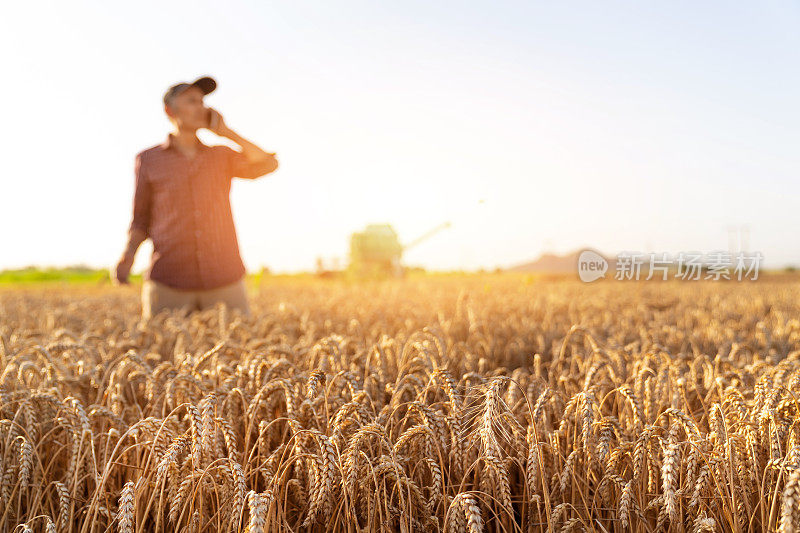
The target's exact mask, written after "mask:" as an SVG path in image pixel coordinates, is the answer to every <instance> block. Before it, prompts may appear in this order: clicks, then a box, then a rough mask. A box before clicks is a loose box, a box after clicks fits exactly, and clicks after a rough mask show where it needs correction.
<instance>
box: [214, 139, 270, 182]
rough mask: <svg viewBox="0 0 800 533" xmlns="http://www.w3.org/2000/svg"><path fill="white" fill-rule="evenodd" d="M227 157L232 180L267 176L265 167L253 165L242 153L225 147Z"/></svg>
mask: <svg viewBox="0 0 800 533" xmlns="http://www.w3.org/2000/svg"><path fill="white" fill-rule="evenodd" d="M224 148H225V157H226V161H227V162H228V175H229V176H230V177H231V178H244V179H255V178H258V177H260V176H263V175H264V174H265V172H264V170H263V169H262V168H261V167H262V166H263V165H259V164H257V163H251V162H250V161H248V160H247V157H246V156H245V155H244V154H243V153H242V152H238V151H236V150H234V149H233V148H230V147H229V146H225V147H224Z"/></svg>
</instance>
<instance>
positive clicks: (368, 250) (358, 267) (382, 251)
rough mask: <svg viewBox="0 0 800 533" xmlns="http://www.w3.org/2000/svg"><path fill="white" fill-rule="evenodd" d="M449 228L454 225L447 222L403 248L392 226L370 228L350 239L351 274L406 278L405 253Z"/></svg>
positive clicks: (366, 276) (370, 226)
mask: <svg viewBox="0 0 800 533" xmlns="http://www.w3.org/2000/svg"><path fill="white" fill-rule="evenodd" d="M449 227H450V222H444V223H442V224H439V225H438V226H436V227H435V228H433V229H431V230H430V231H428V232H427V233H425V234H423V235H422V236H420V237H418V238H416V239H414V240H413V241H411V242H410V243H408V244H401V243H400V240H399V238H398V237H397V232H396V231H395V230H394V228H393V227H392V226H391V225H390V224H369V225H368V226H367V227H366V229H364V231H361V232H357V233H353V234H352V235H351V236H350V262H349V265H348V267H347V270H348V272H349V273H350V274H352V275H354V276H356V277H359V278H385V277H402V276H404V275H405V274H406V267H404V266H403V264H402V259H403V253H405V252H407V251H408V250H409V249H410V248H412V247H414V246H416V245H418V244H419V243H421V242H423V241H425V240H427V239H429V238H431V237H433V236H434V235H436V234H437V233H439V232H440V231H441V230H443V229H445V228H449Z"/></svg>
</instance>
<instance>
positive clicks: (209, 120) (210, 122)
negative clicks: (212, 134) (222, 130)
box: [206, 107, 219, 130]
mask: <svg viewBox="0 0 800 533" xmlns="http://www.w3.org/2000/svg"><path fill="white" fill-rule="evenodd" d="M218 117H219V115H217V114H216V113H212V112H211V108H210V107H208V108H206V128H208V129H210V130H213V129H214V128H216V127H217V121H218V120H219V119H218Z"/></svg>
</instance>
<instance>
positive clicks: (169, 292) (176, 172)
mask: <svg viewBox="0 0 800 533" xmlns="http://www.w3.org/2000/svg"><path fill="white" fill-rule="evenodd" d="M216 87H217V83H216V81H214V79H212V78H209V77H201V78H198V79H197V80H195V81H194V82H192V83H186V82H182V83H178V84H176V85H173V86H172V87H170V88H169V90H167V92H166V93H165V94H164V111H165V112H166V114H167V116H168V117H169V119H170V121H171V122H172V124H173V126H174V128H173V131H172V133H170V134H169V136H168V137H167V139H166V141H164V142H163V143H162V144H158V145H155V146H153V147H151V148H148V149H146V150H144V151H142V152H140V153H139V154H138V155H137V156H136V164H135V171H136V172H135V173H136V189H135V193H134V198H133V219H132V221H131V225H130V228H129V231H128V245H127V247H126V248H125V252H124V253H123V254H122V258H121V259H120V260H119V262H118V264H117V266H116V270H115V274H114V278H113V280H114V282H115V283H117V284H127V283H128V275H129V274H130V270H131V266H132V265H133V259H134V255H135V254H136V250H137V249H138V248H139V245H140V244H141V243H142V242H143V241H144V240H145V239H147V238H150V239H151V240H152V241H153V255H152V258H151V261H150V267H149V268H148V270H147V272H145V275H144V283H143V286H142V317H143V318H150V317H152V316H153V315H154V314H155V313H157V312H158V311H160V310H162V309H174V308H185V309H187V310H189V311H192V310H199V309H203V308H206V307H212V306H214V304H215V303H216V302H224V303H225V304H226V305H227V306H228V307H230V308H236V309H239V310H241V311H242V313H244V314H245V315H247V316H250V314H251V313H250V307H249V305H248V302H247V293H246V290H245V283H244V274H245V268H244V264H243V263H242V259H241V257H240V255H239V244H238V241H237V238H236V230H235V228H234V224H233V216H232V215H231V205H230V188H231V178H234V177H239V178H244V179H255V178H258V177H259V176H263V175H265V174H268V173H270V172H274V171H275V170H276V169H277V168H278V161H277V159H276V158H275V154H274V153H267V152H265V151H264V150H262V149H261V148H259V147H258V146H256V145H255V144H253V143H251V142H250V141H248V140H246V139H243V138H242V137H241V136H239V135H238V134H237V133H235V132H234V131H233V130H231V129H230V128H228V126H227V125H226V124H225V122H224V121H223V119H222V116H221V115H220V114H219V113H218V112H217V111H216V110H214V109H210V108H206V107H205V106H204V104H203V97H204V96H205V95H207V94H209V93H210V92H212V91H214V89H216ZM200 128H207V129H209V130H210V131H212V132H214V133H215V134H217V135H219V136H221V137H225V138H227V139H230V140H231V141H233V142H235V143H236V144H238V145H239V146H240V147H241V149H242V151H241V152H239V151H236V150H233V149H231V148H229V147H227V146H207V145H205V144H203V143H202V142H200V140H199V139H198V138H197V130H198V129H200Z"/></svg>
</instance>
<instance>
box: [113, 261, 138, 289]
mask: <svg viewBox="0 0 800 533" xmlns="http://www.w3.org/2000/svg"><path fill="white" fill-rule="evenodd" d="M131 267H133V258H132V257H128V256H125V255H123V256H122V259H120V260H119V262H118V263H117V267H116V268H115V269H114V274H113V275H112V276H111V282H112V283H113V284H114V285H117V286H119V285H130V282H129V281H128V276H129V275H130V273H131Z"/></svg>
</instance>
